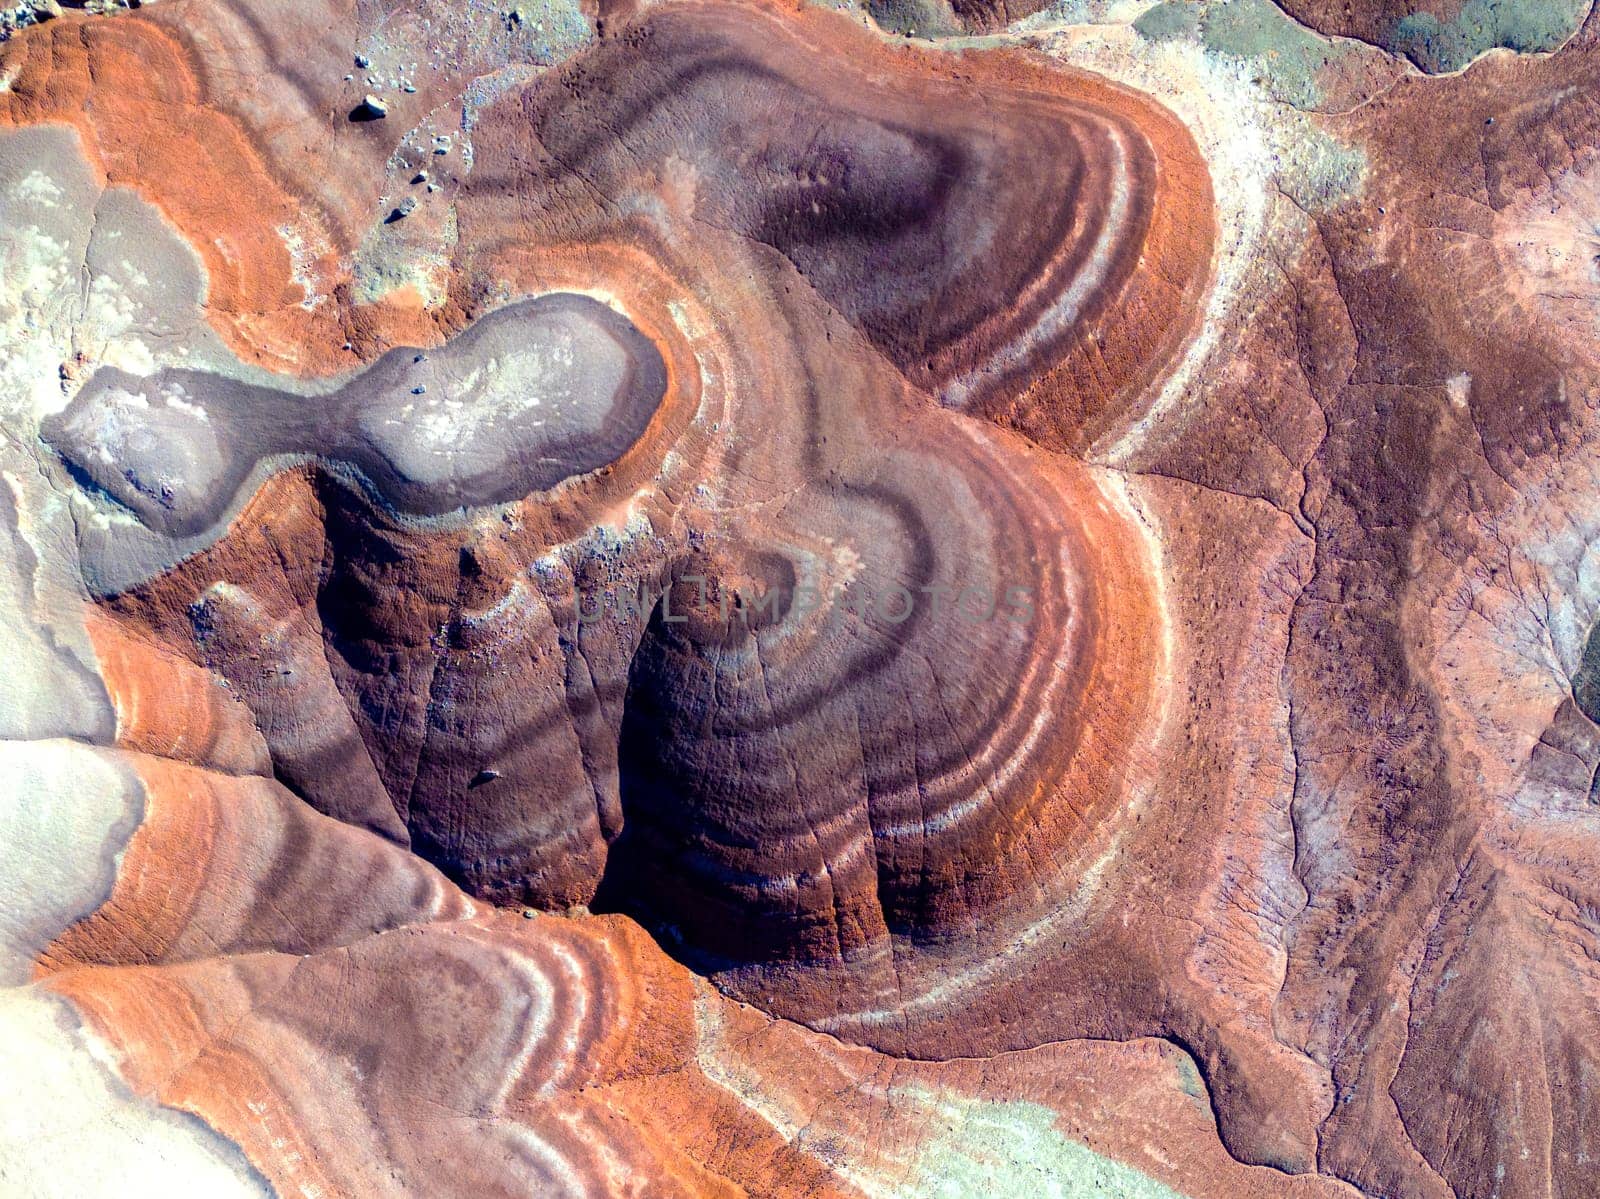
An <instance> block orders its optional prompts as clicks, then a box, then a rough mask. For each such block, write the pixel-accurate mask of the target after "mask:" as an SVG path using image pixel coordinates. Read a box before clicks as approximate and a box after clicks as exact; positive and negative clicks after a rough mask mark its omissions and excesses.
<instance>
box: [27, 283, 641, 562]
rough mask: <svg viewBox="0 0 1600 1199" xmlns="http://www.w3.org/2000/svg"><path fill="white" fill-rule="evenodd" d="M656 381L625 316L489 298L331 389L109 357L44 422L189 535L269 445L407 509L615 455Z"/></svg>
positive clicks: (430, 512) (156, 519) (462, 500)
mask: <svg viewBox="0 0 1600 1199" xmlns="http://www.w3.org/2000/svg"><path fill="white" fill-rule="evenodd" d="M665 390H666V366H665V364H664V362H663V361H662V358H661V355H660V352H659V351H658V350H657V349H656V348H655V346H654V345H652V344H651V343H650V341H649V339H648V338H646V337H645V336H644V335H643V334H641V333H640V332H639V331H638V330H637V329H636V328H634V327H633V325H632V324H631V323H630V322H629V321H628V320H627V318H625V317H623V316H621V315H619V314H618V313H616V312H613V311H612V310H611V309H610V308H607V307H606V306H605V305H604V304H601V303H599V302H597V301H595V300H591V299H589V298H588V297H586V296H580V295H571V294H557V295H548V296H541V297H538V298H536V299H531V300H524V301H520V302H518V303H516V304H512V305H510V306H509V307H506V308H503V309H501V310H499V311H498V312H495V313H492V314H491V315H489V316H487V317H485V318H483V319H482V320H480V321H478V322H477V323H475V324H474V325H472V326H471V327H470V328H468V329H467V330H466V331H465V332H463V333H462V334H461V335H459V336H458V337H456V338H454V339H453V340H452V341H450V342H449V343H448V344H446V345H445V346H443V347H441V348H440V349H438V350H435V351H431V352H423V351H420V350H416V349H410V348H404V349H397V350H392V351H390V352H389V353H388V354H385V355H384V356H383V357H382V358H380V359H379V360H378V361H377V362H375V363H373V364H372V366H371V367H369V368H368V369H367V370H365V371H363V372H362V373H361V374H359V375H357V376H355V377H354V378H353V379H351V380H350V381H349V382H348V383H346V384H345V385H344V386H343V387H341V388H339V389H338V390H337V391H334V392H332V393H330V394H325V395H311V396H308V395H301V394H297V393H295V392H292V391H287V390H277V389H274V388H271V387H261V386H256V385H253V384H249V383H244V382H241V381H239V380H236V379H230V378H227V377H225V376H222V375H216V374H210V373H206V372H201V371H190V370H164V371H161V372H158V373H157V374H154V375H150V376H148V377H143V378H141V377H139V376H135V375H130V374H128V373H126V372H124V371H120V370H117V369H114V368H106V369H103V370H101V371H100V372H99V373H98V374H97V375H96V376H95V377H94V379H93V380H91V382H90V383H89V384H88V386H86V387H85V388H84V389H83V391H82V392H81V393H79V395H78V396H77V397H76V398H75V399H74V400H73V401H72V403H71V404H69V405H68V406H67V408H66V409H65V410H64V411H62V412H61V413H60V414H58V415H57V416H55V417H52V418H51V419H50V420H49V421H47V422H46V424H45V426H44V429H43V435H44V438H45V440H46V441H47V442H48V443H49V444H50V445H51V446H52V447H53V448H54V449H55V450H56V452H57V453H59V454H60V455H61V457H62V459H63V460H64V461H65V462H66V464H67V466H68V468H69V469H70V470H71V471H72V473H73V476H74V477H75V478H76V479H77V480H78V481H79V482H80V483H81V484H83V485H85V486H86V487H87V488H89V489H90V490H92V491H94V492H98V493H100V494H103V495H104V496H106V497H109V498H110V499H111V500H112V501H115V502H116V503H117V504H119V505H121V506H122V507H124V508H126V509H128V510H129V511H131V512H132V513H134V514H135V515H136V516H137V517H138V518H139V519H140V521H142V522H143V523H144V524H145V525H147V526H148V527H149V528H151V529H153V530H156V531H157V532H161V533H165V534H167V535H168V536H170V537H189V536H192V535H194V534H197V533H200V532H202V531H204V530H206V529H209V528H210V527H211V526H212V525H214V524H215V523H216V522H217V521H218V520H219V519H221V518H222V516H223V515H224V514H225V513H226V512H227V510H228V508H229V507H230V505H231V503H232V501H233V500H234V498H235V496H236V494H237V493H238V491H239V489H240V488H241V487H243V486H244V485H245V483H246V480H248V479H249V478H250V477H251V475H252V473H253V472H254V470H255V467H256V465H257V464H258V463H260V462H262V461H263V460H266V459H274V460H283V461H285V462H288V461H294V460H296V459H304V458H308V457H309V458H315V459H319V460H322V461H327V462H332V463H343V464H346V465H348V466H349V467H351V468H353V469H354V470H355V471H356V472H358V473H359V474H360V475H361V476H362V477H364V478H365V479H366V480H367V481H368V482H369V483H370V484H371V485H372V487H373V488H374V489H375V490H376V491H377V493H378V494H379V495H380V496H381V497H382V499H383V500H384V501H385V502H387V503H388V504H390V505H391V506H393V507H394V508H395V509H396V510H398V511H400V512H404V513H408V514H411V515H416V516H440V515H443V514H445V513H448V512H453V511H456V510H459V509H462V508H470V507H476V506H480V505H485V504H499V503H505V502H508V501H511V500H516V499H520V498H522V497H523V496H525V495H528V494H530V493H532V492H536V491H544V490H547V489H549V488H551V487H553V486H555V485H556V484H557V483H560V482H561V481H562V480H564V479H567V478H571V477H572V476H574V475H580V474H585V473H587V472H589V471H592V470H596V469H598V468H600V467H602V466H605V465H606V464H608V463H610V462H614V461H615V460H616V459H617V458H619V457H621V455H622V454H623V453H624V452H625V451H626V450H627V449H628V447H629V446H631V445H632V444H633V443H634V442H635V441H637V440H638V439H639V437H640V435H641V434H642V433H643V432H644V430H645V427H646V426H647V425H648V424H649V422H650V418H651V416H652V415H653V414H654V412H655V410H656V407H657V406H658V405H659V403H660V402H661V397H662V395H663V394H664V393H665Z"/></svg>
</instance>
